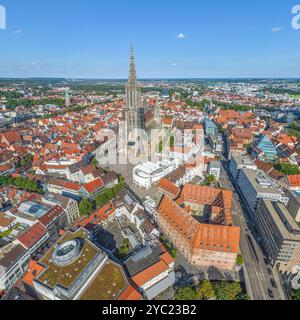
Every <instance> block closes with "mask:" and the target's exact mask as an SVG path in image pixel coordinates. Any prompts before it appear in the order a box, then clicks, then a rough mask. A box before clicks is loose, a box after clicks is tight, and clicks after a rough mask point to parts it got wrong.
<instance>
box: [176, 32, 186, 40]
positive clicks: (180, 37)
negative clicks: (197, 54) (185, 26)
mask: <svg viewBox="0 0 300 320" xmlns="http://www.w3.org/2000/svg"><path fill="white" fill-rule="evenodd" d="M184 38H185V34H184V33H182V32H181V33H179V35H178V36H177V39H184Z"/></svg>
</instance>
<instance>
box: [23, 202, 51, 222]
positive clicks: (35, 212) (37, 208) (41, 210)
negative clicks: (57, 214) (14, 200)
mask: <svg viewBox="0 0 300 320" xmlns="http://www.w3.org/2000/svg"><path fill="white" fill-rule="evenodd" d="M50 209H51V208H50V207H48V206H46V205H43V204H40V203H38V202H33V201H27V202H23V203H21V204H20V206H19V208H18V211H19V212H20V213H22V214H25V215H27V216H30V217H34V218H37V219H38V218H41V217H42V216H43V215H44V214H46V213H47V212H48V211H49V210H50Z"/></svg>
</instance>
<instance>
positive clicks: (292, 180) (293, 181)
mask: <svg viewBox="0 0 300 320" xmlns="http://www.w3.org/2000/svg"><path fill="white" fill-rule="evenodd" d="M288 180H289V185H290V187H292V188H293V187H300V174H296V175H293V176H291V175H290V176H288Z"/></svg>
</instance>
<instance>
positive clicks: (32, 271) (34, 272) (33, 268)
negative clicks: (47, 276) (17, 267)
mask: <svg viewBox="0 0 300 320" xmlns="http://www.w3.org/2000/svg"><path fill="white" fill-rule="evenodd" d="M43 270H44V267H42V266H41V265H40V264H38V263H37V262H36V261H34V260H31V261H30V262H29V267H28V272H27V273H26V274H25V275H24V277H23V279H22V280H23V281H24V282H25V283H27V284H29V285H30V286H32V287H33V286H34V285H33V280H34V279H35V278H36V277H37V276H38V275H39V274H40V273H41V272H42V271H43Z"/></svg>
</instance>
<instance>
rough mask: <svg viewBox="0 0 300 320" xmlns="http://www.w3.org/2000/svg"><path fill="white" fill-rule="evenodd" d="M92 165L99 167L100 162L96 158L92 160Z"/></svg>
mask: <svg viewBox="0 0 300 320" xmlns="http://www.w3.org/2000/svg"><path fill="white" fill-rule="evenodd" d="M92 164H93V165H94V166H97V165H98V160H97V159H96V158H94V159H93V160H92Z"/></svg>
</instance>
